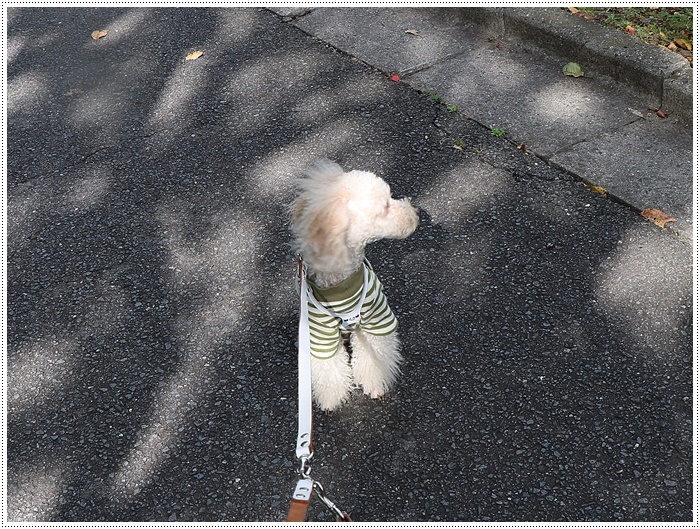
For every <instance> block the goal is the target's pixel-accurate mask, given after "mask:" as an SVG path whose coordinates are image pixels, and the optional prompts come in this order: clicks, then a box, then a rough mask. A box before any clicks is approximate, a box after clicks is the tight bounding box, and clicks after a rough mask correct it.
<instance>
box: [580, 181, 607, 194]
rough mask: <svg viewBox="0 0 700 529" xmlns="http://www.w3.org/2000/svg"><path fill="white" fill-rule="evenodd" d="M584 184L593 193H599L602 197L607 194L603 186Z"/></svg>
mask: <svg viewBox="0 0 700 529" xmlns="http://www.w3.org/2000/svg"><path fill="white" fill-rule="evenodd" d="M584 185H585V186H586V187H587V188H588V189H590V190H591V191H593V192H594V193H599V194H601V195H603V196H604V197H607V196H608V190H607V189H605V188H604V187H600V186H594V185H593V184H584Z"/></svg>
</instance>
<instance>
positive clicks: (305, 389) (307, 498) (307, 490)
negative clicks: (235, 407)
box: [286, 257, 352, 522]
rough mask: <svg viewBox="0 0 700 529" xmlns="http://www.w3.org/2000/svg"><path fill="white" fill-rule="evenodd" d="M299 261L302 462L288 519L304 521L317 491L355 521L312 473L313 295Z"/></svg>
mask: <svg viewBox="0 0 700 529" xmlns="http://www.w3.org/2000/svg"><path fill="white" fill-rule="evenodd" d="M298 261H299V272H298V275H297V277H298V280H299V292H300V294H299V298H300V304H301V306H300V307H299V401H298V402H299V422H298V429H297V448H296V454H297V458H298V459H299V461H300V462H301V466H300V468H299V474H300V476H301V479H299V481H298V482H297V486H296V488H295V489H294V494H293V495H292V502H291V504H290V506H289V511H288V513H287V519H286V521H287V522H303V521H304V519H305V518H306V512H307V511H308V509H309V504H310V503H311V496H312V495H313V493H314V491H315V492H316V494H317V496H318V497H319V499H320V500H321V501H322V502H323V503H324V504H325V506H326V507H328V509H329V510H330V511H331V512H332V513H333V514H335V517H336V520H337V521H339V522H351V521H352V520H351V519H350V516H349V515H348V514H347V513H346V512H345V511H342V510H341V509H340V508H339V507H338V506H337V505H336V504H335V503H333V502H332V501H331V500H330V499H328V497H327V496H326V494H325V492H324V490H323V487H322V486H321V484H320V483H319V482H318V481H315V480H313V479H311V478H310V477H309V474H310V473H311V465H310V463H309V461H310V460H311V457H312V456H313V450H312V448H311V430H312V422H313V420H312V419H313V417H312V401H311V336H310V334H309V303H308V302H309V298H308V291H307V288H308V283H307V282H306V266H304V263H303V261H302V259H301V257H299V258H298Z"/></svg>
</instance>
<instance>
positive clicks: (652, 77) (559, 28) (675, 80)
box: [460, 7, 693, 122]
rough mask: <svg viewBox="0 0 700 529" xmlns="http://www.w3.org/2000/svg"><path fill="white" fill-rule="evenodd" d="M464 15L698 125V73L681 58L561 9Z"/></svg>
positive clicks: (475, 10) (466, 11)
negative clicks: (695, 95)
mask: <svg viewBox="0 0 700 529" xmlns="http://www.w3.org/2000/svg"><path fill="white" fill-rule="evenodd" d="M460 12H461V15H462V16H463V17H464V18H465V19H467V20H469V21H470V22H472V23H475V24H478V25H481V26H482V27H484V28H485V29H487V30H488V31H490V32H493V33H494V36H497V37H499V38H504V37H506V38H515V39H518V40H522V41H525V42H528V43H531V44H532V45H533V46H536V47H538V48H540V49H543V50H545V51H547V52H550V53H553V54H556V55H559V56H562V57H563V58H566V59H567V60H570V61H573V62H577V63H579V64H581V66H582V67H583V69H584V71H586V72H595V73H596V74H598V75H605V76H607V77H610V78H611V79H613V80H614V81H616V82H619V83H622V84H624V85H626V86H628V87H629V88H630V89H632V90H633V91H634V92H635V93H636V94H637V95H639V96H640V97H642V98H643V99H644V101H645V102H646V103H648V104H649V106H650V108H662V109H663V110H664V111H665V112H666V113H671V114H675V115H676V116H678V117H680V118H681V119H683V120H684V121H688V122H692V119H693V70H692V68H691V67H690V65H689V64H688V62H687V61H686V60H685V59H683V58H682V57H679V56H677V55H676V54H674V53H672V52H669V51H665V50H663V49H661V48H660V47H658V46H653V45H650V44H647V43H645V42H642V41H640V40H639V39H636V38H634V37H632V36H630V35H626V34H624V33H621V32H619V31H614V30H611V29H608V28H606V27H604V26H600V25H598V24H595V23H592V22H590V21H588V20H585V19H583V18H581V17H577V16H573V15H572V14H571V13H569V12H568V11H567V10H565V9H564V8H559V7H535V8H515V7H468V8H460Z"/></svg>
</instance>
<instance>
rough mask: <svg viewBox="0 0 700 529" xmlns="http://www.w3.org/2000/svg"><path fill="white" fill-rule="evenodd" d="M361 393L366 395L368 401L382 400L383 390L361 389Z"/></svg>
mask: <svg viewBox="0 0 700 529" xmlns="http://www.w3.org/2000/svg"><path fill="white" fill-rule="evenodd" d="M362 391H363V392H364V394H365V395H368V396H369V398H370V399H378V400H384V388H381V389H371V388H363V389H362Z"/></svg>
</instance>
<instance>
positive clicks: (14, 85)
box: [7, 72, 48, 118]
mask: <svg viewBox="0 0 700 529" xmlns="http://www.w3.org/2000/svg"><path fill="white" fill-rule="evenodd" d="M46 97H48V87H47V83H46V79H45V78H44V77H43V76H42V75H41V74H38V73H35V72H27V73H23V74H20V75H18V76H16V77H13V78H12V79H10V80H8V82H7V115H8V117H10V118H12V117H14V116H15V115H16V114H17V113H19V112H32V111H34V110H35V109H36V106H37V105H38V104H39V103H40V102H41V101H42V100H43V99H45V98H46Z"/></svg>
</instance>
